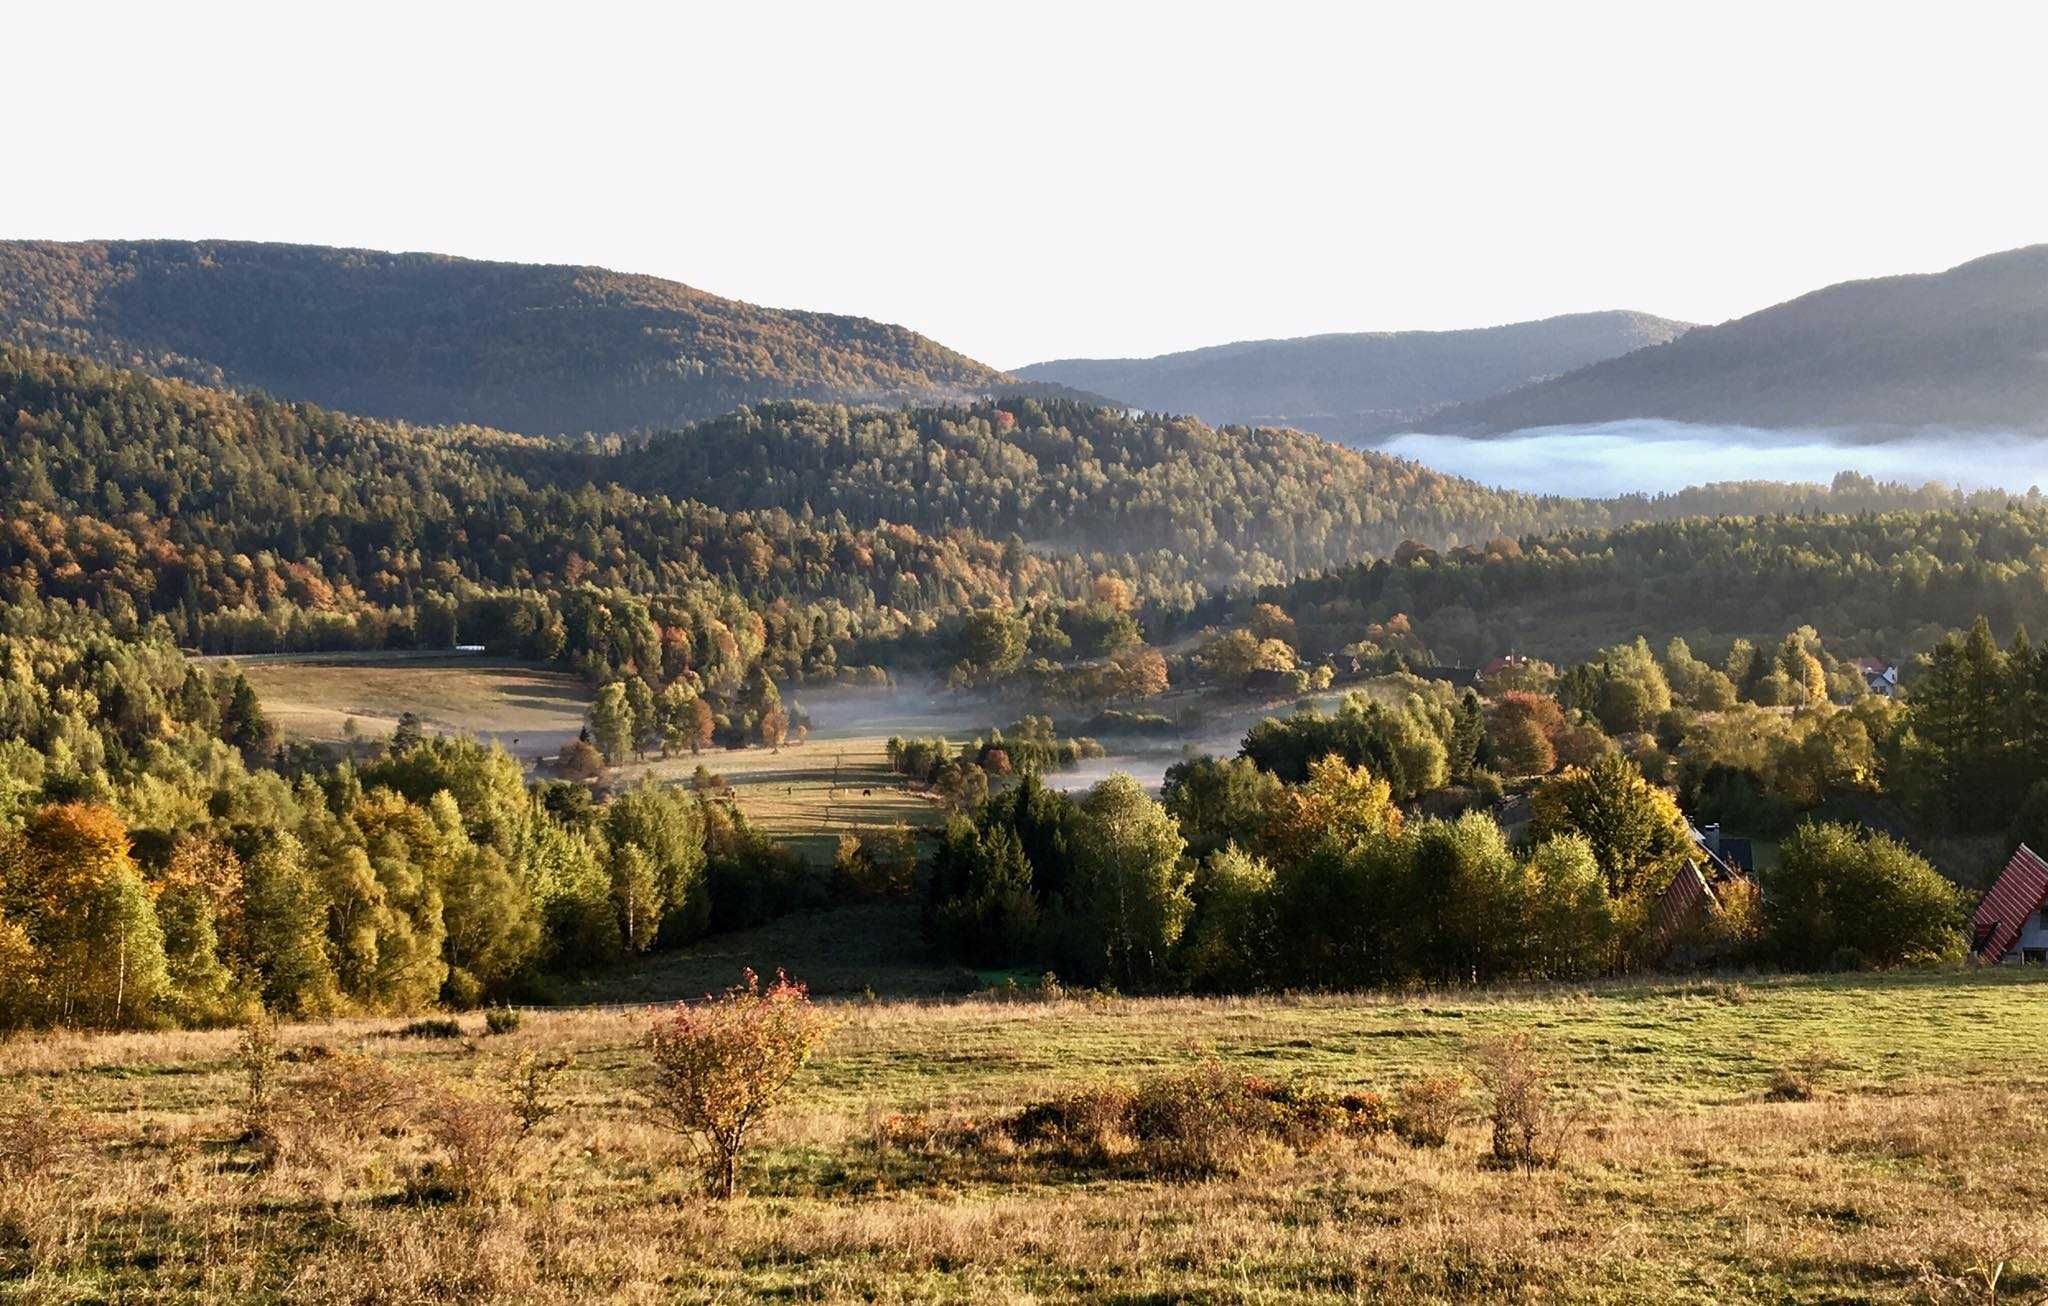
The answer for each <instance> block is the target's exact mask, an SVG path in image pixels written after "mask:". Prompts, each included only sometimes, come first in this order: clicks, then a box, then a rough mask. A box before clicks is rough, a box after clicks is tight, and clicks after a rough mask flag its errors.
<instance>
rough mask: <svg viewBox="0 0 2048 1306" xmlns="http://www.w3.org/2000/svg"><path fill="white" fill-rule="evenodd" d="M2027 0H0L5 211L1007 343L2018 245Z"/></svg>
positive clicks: (2034, 147)
mask: <svg viewBox="0 0 2048 1306" xmlns="http://www.w3.org/2000/svg"><path fill="white" fill-rule="evenodd" d="M2044 38H2048V8H2044V7H2042V6H2035V5H2025V6H2022V5H2014V6H2011V7H2003V6H1998V7H1994V6H1989V5H1969V4H1955V3H1944V4H1928V3H1924V2H1923V3H1916V4H1910V5H1886V4H1871V3H1857V4H1840V5H1837V4H1815V3H1785V2H1784V0H1780V2H1779V3H1772V4H1742V3H1701V4H1697V5H1693V6H1686V7H1680V6H1676V5H1670V4H1662V3H1640V2H1637V3H1627V4H1615V5H1604V4H1603V5H1592V4H1570V5H1568V4H1559V3H1542V4H1531V3H1515V4H1504V5H1498V6H1495V5H1482V4H1440V5H1425V4H1415V3H1400V4H1376V5H1367V4H1346V5H1336V4H1332V5H1289V4H1279V3H1270V2H1268V3H1244V4H1227V5H1215V6H1207V5H1197V4H1190V3H1182V4H1160V5H1137V4H1116V3H1111V2H1110V0H1096V2H1095V3H1086V4H1073V5H1067V4H1049V3H1035V2H1034V3H1017V4H1003V5H995V4H985V5H984V4H972V3H966V2H964V0H955V3H949V4H934V5H929V6H913V5H883V4H856V3H837V4H820V5H777V4H765V3H751V2H747V3H743V2H742V0H730V2H722V3H716V4H706V5H701V6H685V5H673V4H670V5H660V6H648V7H646V8H639V7H624V6H609V5H600V4H562V3H553V4H548V5H518V4H489V5H476V6H455V5H439V4H431V3H427V2H426V0H416V2H415V3H412V4H405V5H390V6H383V5H378V4H370V3H350V4H346V5H343V4H330V5H312V4H304V5H301V4H264V5H250V6H247V7H241V6H227V5H219V6H208V5H200V4H190V5H186V4H180V5H171V4H146V5H145V4H138V5H133V6H128V5H110V4H94V3H80V2H77V0H64V2H63V3H45V2H42V0H0V69H4V70H5V71H4V77H0V95H4V97H5V98H4V103H5V105H6V120H7V123H8V126H9V128H10V130H9V131H8V132H7V136H8V137H9V146H10V150H9V155H10V158H9V162H8V165H7V168H6V170H5V173H4V174H0V177H4V181H0V196H4V198H0V235H6V236H16V237H40V238H47V239H81V238H87V237H145V236H166V237H186V238H197V237H224V238H239V239H254V240H283V241H298V242H308V243H315V244H327V245H354V246H365V247H370V248H377V249H407V250H432V251H437V252H441V253H449V254H463V255H469V256H473V257H479V258H500V259H512V260H519V261H530V262H573V263H595V264H602V265H605V266H608V267H613V268H618V269H622V270H626V271H633V272H647V273H653V274H656V275H660V276H665V277H672V278H674V279H676V280H679V281H684V282H688V283H689V284H691V285H694V286H699V287H702V288H704V289H706V290H711V291H715V292H717V293H719V294H723V295H731V296H734V297H737V298H741V299H747V300H752V301H755V302H757V303H764V304H772V305H778V306H783V307H794V308H811V309H823V310H830V311H835V312H845V313H858V314H862V315H865V316H868V317H874V318H880V319H884V320H887V321H893V322H901V323H904V324H906V325H909V326H912V327H915V328H916V329H918V330H920V331H923V332H925V333H927V334H929V335H931V336H933V337H934V338H936V339H938V340H940V341H942V342H944V343H946V344H949V345H952V346H954V347H955V348H958V349H961V350H964V351H966V352H967V353H969V354H972V355H974V356H975V357H977V358H980V359H982V360H984V361H986V362H989V363H992V364H995V365H997V366H1002V367H1009V366H1016V365H1019V364H1023V363H1027V362H1034V361H1038V360H1040V359H1044V358H1050V357H1059V356H1072V355H1131V354H1154V353H1160V352H1164V351H1168V350H1174V349H1184V348H1189V347H1192V346H1196V345H1204V344H1214V343H1220V342H1222V341H1227V340H1235V339H1245V338H1250V337H1259V336H1282V335H1306V334H1312V333H1315V332H1323V331H1361V330H1398V329H1409V328H1427V329H1435V328H1448V327H1461V326H1480V325H1488V324H1493V323H1499V322H1508V321H1517V320H1521V319H1526V318H1534V317H1543V316H1548V315H1551V314H1556V313H1566V312H1575V311H1580V310H1587V309H1601V308H1637V309H1642V310H1645V311H1648V312H1654V313H1661V314H1665V315H1667V316H1671V317H1679V318H1687V319H1691V320H1694V321H1718V320H1721V319H1724V318H1727V317H1731V316H1736V315H1739V314H1742V313H1745V312H1749V311H1751V310H1754V309H1756V308H1760V307H1763V306H1765V305H1767V304H1770V303H1774V302H1776V301H1778V300H1781V299H1785V298H1788V297H1790V296H1792V295H1794V294H1798V293H1800V292H1802V291H1805V290H1809V289H1812V288H1814V287H1817V286H1820V285H1824V284H1827V283H1829V282H1832V281H1839V280H1843V279H1846V278H1850V277H1864V276H1877V275H1883V274H1887V273H1892V272H1909V271H1933V270H1937V269H1940V268H1943V267H1947V266H1949V265H1951V264H1954V263H1957V262H1961V261H1963V260H1965V259H1968V258H1972V257H1975V256H1977V255H1979V254H1985V253H1989V252H1992V251H1994V250H1999V249H2007V248H2011V247H2013V246H2016V245H2024V244H2030V243H2036V242H2040V241H2048V168H2044V167H2043V164H2042V160H2043V149H2044V147H2043V143H2042V130H2043V124H2044V123H2048V91H2044V89H2043V81H2042V57H2043V54H2042V52H2043V50H2044V49H2048V40H2044Z"/></svg>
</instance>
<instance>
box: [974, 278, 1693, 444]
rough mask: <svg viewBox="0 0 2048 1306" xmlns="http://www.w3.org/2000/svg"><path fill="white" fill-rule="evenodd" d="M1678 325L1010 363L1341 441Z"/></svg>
mask: <svg viewBox="0 0 2048 1306" xmlns="http://www.w3.org/2000/svg"><path fill="white" fill-rule="evenodd" d="M1688 329H1690V327H1689V325H1688V324H1686V323H1682V322H1676V321H1673V320H1671V319H1668V318H1660V317H1657V316H1655V315H1653V314H1649V313H1642V312H1639V311H1636V310H1632V309H1614V310H1605V311H1600V312H1592V313H1566V314H1560V315H1557V316H1554V317H1549V318H1543V319H1539V320H1535V321H1529V322H1511V323H1506V324H1503V325H1500V326H1491V327H1469V328H1461V329H1458V330H1452V331H1355V332H1324V333H1321V334H1317V335H1309V336H1294V337H1286V338H1275V339H1259V340H1237V341H1230V342H1227V343H1224V344H1219V345H1208V346H1203V347H1201V348H1198V349H1190V350H1181V351H1179V352H1176V353H1171V354H1161V355H1158V356H1156V357H1152V358H1119V359H1090V358H1069V359H1052V360H1048V361H1046V362H1043V363H1033V364H1031V365H1029V366H1027V367H1021V368H1017V369H1014V373H1013V374H1014V375H1016V376H1018V377H1020V378H1024V379H1028V380H1040V381H1057V382H1060V383H1063V384H1067V385H1072V386H1078V387H1081V388H1084V389H1087V390H1090V391H1095V392H1099V393H1102V394H1106V395H1110V396H1113V397H1115V398H1117V399H1121V400H1124V401H1126V402H1128V403H1131V404H1134V405H1137V406H1140V407H1145V408H1151V409H1157V410H1162V411H1172V412H1186V413H1191V414H1193V415H1194V416H1197V417H1200V418H1202V419H1203V420H1204V421H1208V422H1212V423H1219V424H1232V425H1247V426H1292V427H1295V428H1297V429H1301V430H1307V431H1311V432H1314V433H1316V434H1319V435H1323V436H1326V437H1330V438H1335V439H1340V440H1347V439H1355V438H1359V437H1362V436H1365V435H1369V434H1373V433H1377V432H1378V431H1380V430H1382V429H1385V428H1387V427H1389V426H1398V425H1400V424H1402V423H1403V422H1406V421H1411V420H1417V419H1420V418H1422V417H1425V416H1427V415H1428V414H1429V413H1431V412H1434V411H1436V410H1438V409H1440V408H1443V407H1445V406H1447V405H1450V404H1455V403H1459V402H1464V401H1468V400H1471V399H1476V398H1480V397H1482V396H1484V395H1489V394H1495V393H1500V392H1503V391H1506V390H1510V389H1513V388H1515V387H1516V386H1518V385H1520V384H1523V383H1525V382H1528V381H1532V380H1535V379H1538V378H1541V377H1547V376H1553V375H1556V374H1558V373H1561V372H1566V371H1569V370H1571V369H1573V368H1576V367H1578V366H1580V365H1582V364H1584V363H1586V362H1589V361H1593V360H1595V359H1600V358H1607V357H1612V356H1614V355H1616V354H1619V353H1624V352H1627V351H1629V350H1632V349H1636V348H1640V347H1643V346H1645V345H1650V344H1656V343H1660V342H1662V341H1665V340H1669V339H1672V338H1674V337H1675V336H1677V335H1679V334H1682V333H1683V332H1684V331H1686V330H1688Z"/></svg>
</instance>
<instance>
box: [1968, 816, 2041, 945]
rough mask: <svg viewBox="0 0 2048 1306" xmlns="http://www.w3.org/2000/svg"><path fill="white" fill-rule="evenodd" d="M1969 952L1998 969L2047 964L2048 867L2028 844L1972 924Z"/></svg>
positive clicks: (2007, 866)
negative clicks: (2009, 966) (2010, 966)
mask: <svg viewBox="0 0 2048 1306" xmlns="http://www.w3.org/2000/svg"><path fill="white" fill-rule="evenodd" d="M1970 935H1971V937H1970V948H1971V951H1973V952H1974V953H1976V955H1977V957H1978V959H1979V960H1981V961H1987V962H1991V963H1992V964H1994V965H2021V964H2025V965H2033V966H2041V965H2048V862H2044V861H2042V860H2041V858H2040V856H2039V855H2037V854H2036V853H2035V852H2034V850H2033V849H2032V848H2029V847H2027V846H2026V845H2025V844H2021V845H2020V846H2019V851H2017V852H2015V853H2014V854H2013V855H2012V860H2011V861H2009V862H2007V863H2006V864H2005V870H2004V872H2003V873H2002V874H2000V875H1999V877H1998V881H1997V883H1995V884H1993V885H1992V886H1991V892H1989V893H1987V894H1985V895H1984V901H1983V902H1980V903H1978V904H1977V914H1976V915H1975V916H1974V917H1972V918H1971V921H1970Z"/></svg>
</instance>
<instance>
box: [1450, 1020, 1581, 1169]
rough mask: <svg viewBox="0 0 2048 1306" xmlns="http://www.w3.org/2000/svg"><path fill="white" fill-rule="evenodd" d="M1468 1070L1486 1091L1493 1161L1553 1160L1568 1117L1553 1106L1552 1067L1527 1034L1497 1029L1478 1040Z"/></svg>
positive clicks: (1542, 1162)
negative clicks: (1497, 1033)
mask: <svg viewBox="0 0 2048 1306" xmlns="http://www.w3.org/2000/svg"><path fill="white" fill-rule="evenodd" d="M1472 1072H1473V1075H1474V1076H1475V1077H1476V1078H1477V1079H1478V1080H1479V1083H1480V1086H1481V1087H1482V1088H1484V1089H1485V1090H1486V1094H1487V1099H1488V1101H1487V1118H1488V1120H1489V1121H1490V1122H1491V1123H1492V1125H1493V1148H1492V1155H1493V1161H1494V1163H1495V1164H1496V1165H1500V1166H1512V1167H1525V1168H1527V1167H1541V1166H1551V1165H1555V1164H1556V1163H1557V1158H1558V1157H1559V1155H1560V1154H1562V1152H1563V1151H1564V1141H1565V1134H1566V1132H1567V1130H1568V1129H1569V1127H1570V1123H1571V1122H1570V1119H1569V1118H1568V1117H1567V1116H1565V1115H1564V1114H1563V1113H1562V1112H1560V1111H1559V1110H1558V1108H1557V1105H1556V1102H1555V1089H1554V1085H1553V1082H1552V1081H1553V1075H1554V1072H1553V1070H1552V1068H1551V1066H1550V1065H1549V1063H1548V1062H1546V1061H1545V1060H1544V1059H1543V1058H1542V1057H1541V1056H1540V1055H1539V1054H1538V1053H1537V1051H1536V1049H1535V1047H1534V1045H1533V1044H1532V1043H1531V1042H1530V1039H1529V1036H1528V1035H1527V1034H1525V1033H1516V1034H1503V1035H1501V1036H1499V1037H1497V1038H1491V1039H1487V1040H1485V1041H1484V1042H1482V1043H1480V1045H1479V1047H1478V1049H1477V1055H1476V1057H1475V1058H1474V1060H1473V1064H1472Z"/></svg>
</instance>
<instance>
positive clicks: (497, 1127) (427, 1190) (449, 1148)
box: [413, 1085, 526, 1205]
mask: <svg viewBox="0 0 2048 1306" xmlns="http://www.w3.org/2000/svg"><path fill="white" fill-rule="evenodd" d="M423 1123H424V1125H425V1131H426V1135H427V1138H428V1140H429V1141H431V1142H432V1143H433V1145H434V1147H435V1149H436V1150H437V1152H438V1153H439V1155H438V1156H437V1157H436V1158H435V1159H434V1160H433V1161H432V1162H430V1163H429V1164H428V1166H427V1167H426V1168H425V1169H424V1170H422V1171H421V1173H420V1174H419V1176H418V1177H417V1178H416V1179H415V1181H414V1183H413V1192H414V1194H415V1195H416V1196H437V1197H447V1198H451V1199H453V1200H455V1201H458V1202H462V1203H464V1204H466V1205H480V1204H485V1203H491V1202H497V1201H502V1200H504V1199H505V1198H506V1197H507V1196H508V1195H510V1193H511V1190H512V1188H513V1187H514V1185H515V1184H516V1181H517V1178H518V1175H517V1171H516V1162H517V1159H518V1157H517V1149H518V1146H519V1140H520V1139H521V1138H523V1137H525V1136H526V1131H525V1129H523V1128H522V1127H521V1122H520V1119H519V1117H518V1115H517V1114H516V1113H515V1111H514V1109H513V1108H512V1107H510V1106H507V1105H506V1104H505V1103H504V1102H502V1101H499V1100H497V1099H495V1098H493V1097H490V1096H487V1095H485V1094H482V1093H479V1092H477V1091H476V1090H475V1089H473V1088H469V1087H467V1086H457V1085H448V1086H445V1087H443V1089H442V1090H441V1091H440V1092H439V1093H438V1094H436V1095H435V1096H434V1098H433V1099H432V1100H431V1101H430V1102H429V1103H428V1105H427V1109H426V1111H425V1119H424V1122H423Z"/></svg>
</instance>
